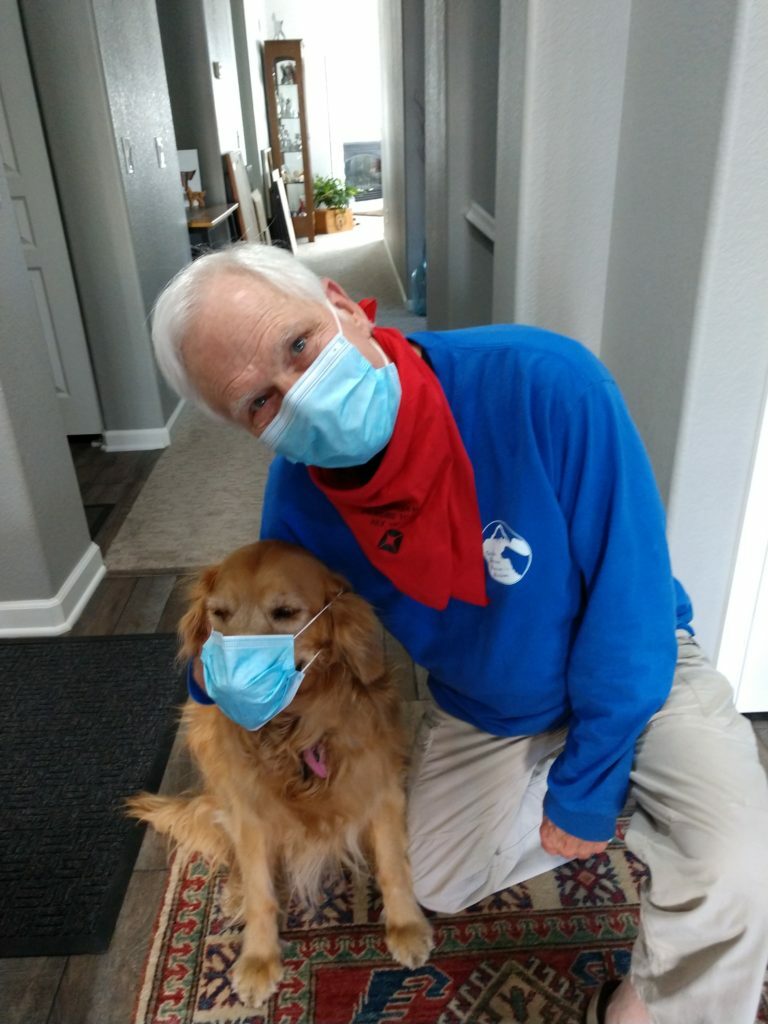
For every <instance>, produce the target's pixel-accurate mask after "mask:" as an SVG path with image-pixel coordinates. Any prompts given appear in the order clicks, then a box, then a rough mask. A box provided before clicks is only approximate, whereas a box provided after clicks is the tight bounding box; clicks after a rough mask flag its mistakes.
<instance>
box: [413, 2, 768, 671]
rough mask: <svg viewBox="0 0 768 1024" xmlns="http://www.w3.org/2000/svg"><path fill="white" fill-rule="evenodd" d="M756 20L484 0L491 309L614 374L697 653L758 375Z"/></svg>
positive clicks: (736, 7)
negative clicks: (489, 6) (664, 513)
mask: <svg viewBox="0 0 768 1024" xmlns="http://www.w3.org/2000/svg"><path fill="white" fill-rule="evenodd" d="M432 2H433V3H436V2H437V0H432ZM448 6H449V8H450V3H449V4H448ZM767 40H768V17H767V16H766V8H765V5H760V4H757V5H756V4H753V3H752V2H751V0H728V2H727V3H724V2H722V0H702V2H701V3H698V4H666V3H664V2H663V0H573V3H569V4H568V5H566V6H561V5H553V4H552V3H550V2H549V0H527V2H526V3H519V2H518V0H502V19H501V31H500V43H499V45H500V53H501V55H502V64H501V68H500V76H499V118H498V125H497V127H498V140H497V181H496V204H497V205H496V243H495V250H494V317H495V318H496V319H504V320H516V321H522V322H528V323H533V324H536V325H538V326H542V327H546V328H549V329H551V330H555V331H560V332H562V333H565V334H570V335H572V336H574V337H577V338H579V339H580V340H581V341H583V342H585V343H586V344H587V345H588V346H589V347H590V348H592V350H593V351H595V352H596V353H597V354H598V355H600V356H601V357H602V358H603V359H604V360H605V362H606V363H607V365H608V366H609V368H610V369H611V370H612V371H613V373H614V374H615V376H616V378H617V380H618V383H619V385H620V387H621V389H622V391H623V393H624V395H625V396H626V398H627V401H628V404H629V406H630V409H631V412H632V414H633V417H634V419H635V421H636V423H637V425H638V427H639V429H640V433H641V434H642V436H643V439H644V441H645V443H646V446H647V448H648V451H649V455H650V457H651V461H652V464H653V467H654V470H655V473H656V477H657V480H658V483H659V486H660V490H661V492H662V496H663V497H664V499H665V501H666V503H667V506H668V513H669V514H668V518H669V538H670V548H671V551H672V557H673V566H674V567H675V570H676V571H677V572H678V574H679V575H680V577H681V579H682V581H683V583H685V584H686V586H688V587H689V589H690V591H691V596H692V598H693V603H694V608H695V611H696V619H695V621H696V627H697V630H698V633H699V637H700V638H701V640H702V642H703V644H704V647H705V649H707V650H708V651H709V652H710V653H711V654H713V655H715V654H716V653H717V650H718V645H719V641H720V636H721V631H722V627H723V619H724V610H725V608H726V605H727V602H728V600H729V594H730V588H731V577H732V573H733V567H734V562H735V555H736V550H737V545H738V541H739V536H740V530H741V523H742V520H743V514H744V506H745V502H746V499H747V494H748V491H749V485H750V476H751V466H752V460H753V458H754V452H755V447H756V440H757V436H758V432H759V429H760V424H761V417H762V415H763V413H762V410H763V408H764V405H765V402H766V396H767V395H768V345H766V338H767V337H768V327H767V326H766V325H767V324H768V284H767V283H766V276H767V275H768V265H767V264H766V258H765V239H766V237H768V226H766V224H767V222H766V217H767V216H768V170H766V168H768V159H767V158H766V153H765V148H766V144H768V136H766V133H765V117H766V97H767V96H768V80H767V79H768V67H767V66H766V63H765V52H766V42H767ZM449 299H450V296H448V300H449ZM760 557H761V556H760Z"/></svg>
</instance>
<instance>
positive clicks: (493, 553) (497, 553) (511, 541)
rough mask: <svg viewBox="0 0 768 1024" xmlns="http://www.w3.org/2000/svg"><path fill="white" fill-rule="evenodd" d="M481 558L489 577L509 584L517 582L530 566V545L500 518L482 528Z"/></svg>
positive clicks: (531, 558)
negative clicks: (483, 560) (486, 567)
mask: <svg viewBox="0 0 768 1024" xmlns="http://www.w3.org/2000/svg"><path fill="white" fill-rule="evenodd" d="M483 558H485V564H486V565H487V566H488V573H489V575H490V577H491V579H494V580H496V582H497V583H504V584H506V585H507V586H511V585H512V584H514V583H519V582H520V580H521V579H522V578H523V577H524V576H525V574H526V573H527V572H528V570H529V569H530V567H531V562H532V561H533V551H532V550H531V545H530V544H529V543H528V541H527V540H526V539H525V537H521V536H520V534H519V533H515V531H514V530H513V529H512V527H511V526H510V525H509V524H508V523H505V522H503V520H501V519H494V521H493V522H492V523H488V525H487V526H486V527H485V529H484V530H483Z"/></svg>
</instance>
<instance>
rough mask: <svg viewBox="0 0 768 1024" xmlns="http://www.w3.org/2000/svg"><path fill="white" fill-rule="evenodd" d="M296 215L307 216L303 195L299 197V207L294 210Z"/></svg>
mask: <svg viewBox="0 0 768 1024" xmlns="http://www.w3.org/2000/svg"><path fill="white" fill-rule="evenodd" d="M296 216H297V217H306V216H307V207H306V204H305V202H304V196H302V197H301V199H299V209H298V210H297V212H296Z"/></svg>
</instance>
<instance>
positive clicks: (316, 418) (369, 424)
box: [260, 313, 401, 469]
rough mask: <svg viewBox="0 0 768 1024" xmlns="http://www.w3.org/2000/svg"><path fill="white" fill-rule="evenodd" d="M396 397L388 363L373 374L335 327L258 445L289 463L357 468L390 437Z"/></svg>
mask: <svg viewBox="0 0 768 1024" xmlns="http://www.w3.org/2000/svg"><path fill="white" fill-rule="evenodd" d="M334 315H335V313H334ZM336 322H337V323H339V319H338V316H337V317H336ZM400 397H401V389H400V378H399V377H398V375H397V368H396V367H395V365H394V363H387V365H386V366H382V367H380V368H379V369H376V368H375V367H374V366H372V365H371V363H369V362H368V360H367V359H366V358H365V357H364V356H363V355H361V353H360V352H359V351H358V350H357V349H356V348H355V346H354V345H352V344H351V343H350V342H349V341H347V339H346V338H345V337H344V335H343V333H342V331H341V324H339V331H338V334H337V335H336V336H335V337H334V338H332V339H331V341H329V342H328V344H327V345H326V346H325V348H324V349H323V350H322V352H321V353H320V354H319V355H318V356H317V358H316V359H315V360H314V362H313V363H312V364H311V366H310V367H309V369H307V370H306V371H305V372H304V373H303V374H302V375H301V377H299V379H298V380H297V381H296V383H295V384H294V385H293V387H291V388H290V389H289V390H288V391H287V392H286V394H285V396H284V398H283V401H282V404H281V406H280V411H279V412H278V414H277V415H276V416H275V418H274V419H273V420H272V422H271V423H270V424H269V426H267V428H266V429H265V430H264V431H263V432H262V433H261V435H260V440H262V441H263V442H264V444H265V445H267V447H268V448H271V449H272V451H274V452H277V453H278V454H279V455H284V456H285V458H286V459H288V461H289V462H301V463H303V464H304V465H305V466H320V467H322V468H324V469H340V468H342V467H345V466H362V465H364V464H365V463H366V462H368V461H369V460H370V459H372V458H373V456H374V455H376V454H377V453H378V452H380V451H381V450H382V448H384V447H385V446H386V444H387V443H388V441H389V439H390V438H391V437H392V433H393V431H394V429H395V420H396V419H397V410H398V409H399V408H400Z"/></svg>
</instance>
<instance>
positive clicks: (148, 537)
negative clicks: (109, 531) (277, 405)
mask: <svg viewBox="0 0 768 1024" xmlns="http://www.w3.org/2000/svg"><path fill="white" fill-rule="evenodd" d="M360 221H361V222H360V224H359V225H358V226H357V227H356V228H355V229H354V230H353V231H350V232H345V233H343V234H339V235H330V236H319V237H318V241H317V243H315V244H314V245H310V244H309V243H305V244H303V245H301V246H300V248H299V256H300V258H301V259H302V261H303V262H305V263H306V264H307V265H308V266H309V267H311V269H312V270H314V271H315V273H317V274H318V275H320V276H321V277H331V278H333V279H334V280H335V281H338V282H339V284H341V285H342V287H344V288H345V289H346V291H348V292H349V294H350V295H351V296H352V298H354V299H360V298H363V297H364V296H368V295H373V296H375V297H376V298H377V299H378V300H379V312H378V317H377V320H378V322H379V323H380V324H382V325H387V326H392V327H398V328H399V329H400V330H401V331H403V332H404V333H407V332H408V331H414V330H423V329H424V326H425V321H424V318H423V317H414V316H411V315H410V314H409V313H408V312H407V310H406V309H405V308H404V306H403V303H402V297H401V294H400V290H399V288H398V285H397V279H396V278H395V274H394V271H393V269H392V265H391V263H390V261H389V257H388V255H387V251H386V248H385V246H384V241H383V239H382V237H381V232H382V222H381V219H380V218H374V217H368V218H365V217H363V218H361V219H360ZM270 461H271V457H270V454H269V452H267V451H266V450H265V449H264V448H263V447H262V446H261V445H260V444H259V443H258V441H256V440H255V439H254V438H253V437H251V436H250V435H249V434H247V433H245V431H243V430H237V429H236V428H234V427H227V426H226V425H224V424H221V423H217V422H215V421H214V420H212V419H210V418H208V417H207V416H205V415H204V414H203V413H201V412H198V411H197V410H195V409H192V408H190V407H187V408H185V409H184V411H183V413H182V414H181V416H180V418H179V422H178V424H177V427H176V431H175V433H174V438H173V443H172V445H171V446H170V448H168V449H166V451H164V452H163V454H162V455H161V456H160V458H159V460H158V462H157V464H156V465H155V468H154V469H153V471H152V473H151V475H150V477H149V479H148V481H147V482H146V484H145V485H144V487H143V488H142V491H141V493H140V494H139V496H138V498H137V499H136V502H135V503H134V506H133V508H132V509H131V511H130V512H129V514H128V516H127V518H126V520H125V522H124V523H123V525H122V527H121V529H120V531H119V533H118V534H117V537H116V538H115V540H114V541H113V543H112V545H111V546H110V548H109V550H108V551H107V554H106V563H107V568H108V569H109V571H110V572H114V573H130V574H137V575H138V574H145V573H154V572H186V571H188V570H194V569H199V568H201V567H202V566H204V565H209V564H210V563H212V562H216V561H219V560H220V559H221V558H223V557H224V556H225V555H227V554H228V553H229V552H230V551H232V550H234V549H235V548H237V547H240V546H241V545H242V544H250V543H251V542H252V541H254V540H256V539H257V538H258V535H259V524H260V521H261V505H262V497H263V493H264V484H265V482H266V476H267V470H268V468H269V463H270Z"/></svg>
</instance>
